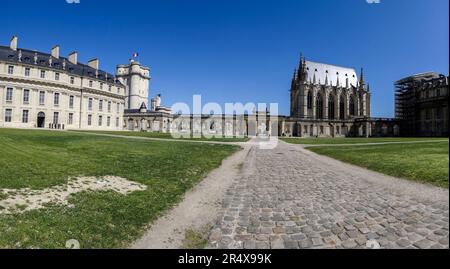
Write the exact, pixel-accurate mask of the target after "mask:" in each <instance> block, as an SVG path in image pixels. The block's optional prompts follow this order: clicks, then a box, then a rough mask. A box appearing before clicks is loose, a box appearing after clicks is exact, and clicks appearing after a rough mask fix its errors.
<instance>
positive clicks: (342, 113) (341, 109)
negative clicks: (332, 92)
mask: <svg viewBox="0 0 450 269" xmlns="http://www.w3.org/2000/svg"><path fill="white" fill-rule="evenodd" d="M339 118H340V119H341V120H343V119H345V99H344V96H341V98H340V100H339Z"/></svg>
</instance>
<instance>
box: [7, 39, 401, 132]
mask: <svg viewBox="0 0 450 269" xmlns="http://www.w3.org/2000/svg"><path fill="white" fill-rule="evenodd" d="M17 44H18V38H17V37H13V38H12V40H11V43H10V46H9V47H5V46H0V105H1V106H0V127H6V128H47V129H82V130H128V131H147V132H162V133H169V132H170V133H176V134H181V135H196V136H201V135H209V136H226V137H233V136H255V135H272V136H294V137H343V136H371V135H374V136H379V135H389V134H392V133H395V130H396V129H398V126H397V123H396V122H395V121H393V120H389V119H373V118H371V117H370V116H371V106H370V99H371V92H370V89H369V86H368V85H367V84H366V82H365V80H364V73H363V71H362V69H361V74H360V76H359V77H358V75H357V73H356V71H355V70H354V69H353V68H346V67H340V66H335V65H329V64H323V63H316V62H312V61H307V60H306V59H305V58H304V57H301V60H300V64H299V67H298V69H296V70H295V72H294V75H293V78H292V84H291V89H290V93H291V109H290V115H289V116H279V115H271V112H270V111H262V112H256V108H253V109H248V111H245V112H244V113H242V112H235V113H232V114H229V115H225V114H221V115H214V114H208V115H204V114H201V115H194V114H191V115H181V114H173V113H172V111H171V109H170V108H168V107H165V106H163V105H162V101H161V95H156V97H155V98H153V99H151V101H150V103H149V89H150V87H149V83H150V80H151V76H150V71H151V70H150V68H148V67H145V66H142V65H141V64H140V63H139V62H136V61H134V60H130V62H129V63H128V64H125V65H118V66H117V68H116V74H115V75H113V74H109V73H107V72H105V71H102V70H100V68H99V65H100V62H99V60H98V59H93V60H91V61H89V62H88V63H87V64H82V63H80V62H79V61H78V54H77V52H73V53H71V54H70V55H69V56H68V57H67V58H65V57H61V55H60V47H59V46H55V47H53V49H52V50H51V53H49V54H47V53H43V52H37V51H32V50H27V49H20V48H18V45H17ZM249 110H251V111H249ZM397 133H398V132H397Z"/></svg>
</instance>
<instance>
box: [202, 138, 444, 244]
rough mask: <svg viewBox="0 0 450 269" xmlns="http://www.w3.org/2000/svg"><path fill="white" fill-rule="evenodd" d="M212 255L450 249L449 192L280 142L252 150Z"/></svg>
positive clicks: (227, 201)
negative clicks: (238, 251) (285, 250)
mask: <svg viewBox="0 0 450 269" xmlns="http://www.w3.org/2000/svg"><path fill="white" fill-rule="evenodd" d="M245 172H246V173H245V174H241V175H239V176H238V178H237V180H236V181H235V182H234V183H233V184H232V185H231V186H230V188H229V189H228V191H227V192H226V195H225V197H224V199H223V202H222V210H221V213H220V216H219V217H218V219H217V221H216V226H215V228H214V229H213V231H212V233H211V235H210V240H209V248H224V249H226V248H248V249H254V248H257V249H263V248H273V249H277V248H295V249H296V248H374V247H375V248H378V247H381V248H447V249H448V247H449V233H448V229H449V192H448V190H446V189H441V188H437V187H433V186H428V185H423V184H419V183H414V182H410V181H406V180H402V179H397V178H393V177H389V176H385V175H382V174H379V173H376V172H371V171H367V170H365V169H362V168H359V167H356V166H352V165H348V164H344V163H341V162H339V161H336V160H333V159H330V158H328V157H324V156H319V155H316V154H314V153H312V152H309V151H307V150H305V149H303V147H302V146H299V145H291V144H286V143H283V142H280V143H279V145H278V147H277V148H276V149H274V150H261V149H259V148H258V147H256V146H254V145H253V146H252V148H251V150H250V153H249V156H248V157H247V160H246V162H245Z"/></svg>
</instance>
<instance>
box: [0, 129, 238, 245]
mask: <svg viewBox="0 0 450 269" xmlns="http://www.w3.org/2000/svg"><path fill="white" fill-rule="evenodd" d="M237 150H239V148H238V147H236V146H228V145H209V144H198V143H178V142H159V141H141V140H129V139H123V138H111V137H103V136H92V135H83V134H76V133H70V132H69V133H67V132H48V131H32V130H8V129H0V188H9V189H19V188H32V189H44V188H48V187H52V186H55V185H61V184H65V183H67V180H68V177H70V176H105V175H114V176H119V177H123V178H126V179H128V180H132V181H135V182H139V183H141V184H144V185H146V186H147V190H146V191H143V192H134V193H132V194H129V195H127V196H125V195H120V194H117V193H115V192H83V193H79V194H76V195H73V196H72V197H71V199H70V202H71V203H72V204H74V205H75V207H73V208H69V207H66V206H57V205H49V206H48V207H46V208H45V209H44V210H34V211H29V212H26V213H23V214H15V215H6V214H3V215H0V248H64V247H65V244H66V241H67V240H70V239H76V240H78V241H79V242H80V244H81V247H82V248H122V247H127V245H128V243H130V242H132V241H133V240H135V239H136V238H138V237H139V236H140V235H141V234H142V233H143V231H144V229H145V227H146V226H147V224H148V223H150V222H152V221H154V220H155V219H156V218H157V217H159V216H160V215H161V214H162V213H163V212H164V211H166V210H168V209H169V208H170V207H171V206H173V205H175V204H176V203H177V202H179V201H180V200H181V199H182V196H183V194H184V193H185V192H186V191H187V190H189V189H191V188H192V187H193V186H194V185H195V184H196V183H198V182H199V181H201V179H202V178H204V176H205V175H206V174H207V173H208V172H209V171H210V170H212V169H214V168H216V167H218V166H220V164H221V162H222V160H223V159H224V158H226V157H227V156H229V155H231V154H233V153H234V152H236V151H237ZM1 198H2V197H0V199H1ZM3 198H4V197H3Z"/></svg>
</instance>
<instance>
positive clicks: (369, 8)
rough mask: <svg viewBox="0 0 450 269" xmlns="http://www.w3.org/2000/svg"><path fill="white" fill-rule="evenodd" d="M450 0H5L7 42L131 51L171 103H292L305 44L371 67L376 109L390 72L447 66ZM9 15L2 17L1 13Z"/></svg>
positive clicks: (111, 66) (338, 60) (388, 93)
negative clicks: (15, 38)
mask: <svg viewBox="0 0 450 269" xmlns="http://www.w3.org/2000/svg"><path fill="white" fill-rule="evenodd" d="M448 5H449V1H448V0H381V3H380V4H368V3H367V2H366V0H278V1H275V0H273V1H266V0H257V1H256V0H240V1H238V0H189V1H187V0H127V1H124V0H121V1H119V0H81V3H80V4H77V5H76V4H67V3H66V1H65V0H39V1H36V0H2V3H1V7H2V10H3V11H4V12H2V15H3V20H2V27H1V28H0V38H1V40H0V43H1V44H4V45H8V44H9V39H10V37H11V36H12V35H19V38H20V39H19V47H22V48H27V49H35V50H39V51H50V48H51V47H52V46H53V45H56V44H59V45H61V50H62V54H63V55H65V56H66V55H67V54H68V53H70V52H71V51H74V50H77V51H78V52H79V58H80V60H81V61H83V62H87V61H88V60H89V59H92V58H96V57H98V58H100V60H101V68H102V69H105V70H107V71H109V72H114V70H115V66H116V65H117V64H121V63H127V62H128V59H129V58H130V57H131V55H132V53H133V52H135V51H137V52H139V53H140V61H141V62H142V63H143V64H145V65H148V66H150V67H151V68H152V77H153V79H152V81H151V84H150V87H151V93H150V94H151V95H152V96H153V95H155V94H157V93H161V94H162V96H163V103H164V104H165V105H167V106H171V105H172V104H173V103H175V102H188V103H190V102H191V101H192V95H193V94H202V96H203V102H209V101H214V102H219V103H225V102H243V103H245V102H266V103H270V102H277V103H279V106H280V114H288V113H289V87H290V82H291V77H292V72H293V69H294V68H295V67H296V66H297V64H298V58H299V55H300V52H303V54H304V55H305V56H306V58H307V59H309V60H313V61H321V62H326V63H330V64H336V65H342V66H349V67H354V68H356V69H357V70H359V68H360V67H361V66H363V67H364V68H365V73H366V80H367V81H368V82H369V83H370V85H371V88H372V93H373V97H372V114H373V116H375V117H392V116H393V115H394V94H393V83H394V81H396V80H398V79H400V78H402V77H404V76H407V75H410V74H414V73H418V72H424V71H431V70H434V71H437V72H439V73H444V74H446V75H448V70H449V62H448V58H449V55H448V54H449V43H448V42H449V36H448V34H449V29H448V25H449V14H448V10H449V7H448ZM5 17H6V18H5Z"/></svg>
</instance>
